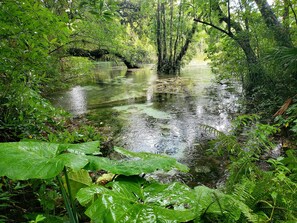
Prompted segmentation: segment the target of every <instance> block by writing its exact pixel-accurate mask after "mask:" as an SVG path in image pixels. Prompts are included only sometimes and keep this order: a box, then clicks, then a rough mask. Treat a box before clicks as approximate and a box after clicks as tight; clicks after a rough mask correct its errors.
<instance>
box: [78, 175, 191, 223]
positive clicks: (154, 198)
mask: <svg viewBox="0 0 297 223" xmlns="http://www.w3.org/2000/svg"><path fill="white" fill-rule="evenodd" d="M106 187H108V188H111V189H107V188H106ZM106 187H104V186H91V187H88V188H83V189H81V190H80V191H79V192H78V194H77V199H78V201H79V202H80V203H81V204H82V205H86V204H88V203H89V202H92V201H93V200H94V202H93V203H92V204H91V205H90V207H89V208H88V209H87V211H86V214H87V215H88V216H89V217H90V218H91V219H92V221H94V222H110V223H113V222H135V223H137V222H139V223H140V222H141V223H145V222H148V223H153V222H186V221H189V220H192V219H194V218H195V215H196V203H195V194H194V193H193V190H192V189H190V188H189V187H187V186H186V185H183V184H180V183H173V184H170V185H162V184H158V183H153V184H148V182H147V181H145V180H144V179H142V178H139V177H122V178H118V179H117V181H115V182H111V183H109V184H107V185H106ZM96 198H97V199H96ZM95 199H96V200H95Z"/></svg>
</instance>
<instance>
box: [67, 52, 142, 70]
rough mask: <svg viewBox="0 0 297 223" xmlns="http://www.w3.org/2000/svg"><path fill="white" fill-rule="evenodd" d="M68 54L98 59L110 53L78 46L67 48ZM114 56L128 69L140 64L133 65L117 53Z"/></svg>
mask: <svg viewBox="0 0 297 223" xmlns="http://www.w3.org/2000/svg"><path fill="white" fill-rule="evenodd" d="M68 54H69V55H71V56H77V57H89V58H91V59H93V60H98V59H100V58H102V57H103V56H104V55H107V54H112V53H110V52H109V51H107V50H103V49H98V50H85V49H80V48H69V49H68ZM114 55H115V56H116V57H118V58H119V59H121V60H122V61H123V63H124V64H125V65H126V66H127V68H128V69H136V68H139V67H140V66H138V65H135V64H133V63H131V62H130V61H129V60H127V59H126V58H125V57H124V56H122V55H120V54H119V53H115V54H114Z"/></svg>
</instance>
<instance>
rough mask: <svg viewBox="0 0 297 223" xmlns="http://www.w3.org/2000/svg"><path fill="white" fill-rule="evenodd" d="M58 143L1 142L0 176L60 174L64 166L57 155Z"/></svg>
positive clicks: (20, 178)
mask: <svg viewBox="0 0 297 223" xmlns="http://www.w3.org/2000/svg"><path fill="white" fill-rule="evenodd" d="M57 151H58V145H57V144H47V143H36V142H15V143H1V144H0V157H1V162H0V176H7V177H9V178H11V179H16V180H26V179H29V178H40V179H47V178H52V177H55V176H56V175H58V174H59V173H60V172H61V171H62V170H63V168H64V163H63V161H62V160H60V159H58V158H57V157H56V155H57V154H56V153H57Z"/></svg>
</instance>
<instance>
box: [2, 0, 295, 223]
mask: <svg viewBox="0 0 297 223" xmlns="http://www.w3.org/2000/svg"><path fill="white" fill-rule="evenodd" d="M296 6H297V2H296V1H295V0H284V1H275V2H274V3H273V4H272V5H269V4H268V3H267V1H266V0H253V1H244V0H240V1H238V2H236V3H235V2H231V1H229V0H228V1H220V0H216V1H200V0H194V1H188V0H181V1H175V0H168V1H167V0H166V1H161V0H156V1H146V0H145V1H143V0H131V1H127V0H121V1H120V0H91V1H84V0H72V1H55V0H43V1H41V0H19V1H16V0H11V1H4V0H0V27H1V28H0V41H1V42H0V114H1V115H0V142H1V143H0V157H1V162H0V177H1V179H0V201H1V203H0V221H1V222H90V221H91V222H296V221H297V207H296V200H297V197H296V196H297V168H296V167H297V158H296V157H297V154H296V151H297V146H296V142H297V102H296V100H297V98H296V97H297V96H296V93H297V92H296V89H297V88H296V87H297V64H296V63H297V59H296V58H297V51H296V30H297V29H296V27H297V18H296ZM202 37H204V38H205V40H204V41H202V39H201V38H202ZM202 44H204V45H203V46H202ZM198 48H200V49H202V48H203V49H205V53H206V55H207V58H208V59H210V65H211V66H212V69H213V72H214V73H215V74H216V76H217V80H218V81H221V82H228V81H233V80H234V79H235V80H237V81H239V82H240V83H241V84H242V86H243V89H244V96H245V99H246V100H245V102H244V103H245V105H246V110H247V111H248V113H253V115H248V114H241V115H240V116H238V117H237V118H235V119H234V120H233V122H232V123H233V124H232V129H231V130H230V132H228V133H223V132H220V131H218V130H217V129H215V128H213V127H210V126H200V127H199V126H197V128H204V130H205V131H206V132H208V133H211V134H213V135H214V138H215V139H213V140H211V141H210V142H209V151H208V152H209V153H211V154H215V155H216V156H219V157H223V159H224V160H227V161H226V162H227V163H228V170H227V175H226V179H225V182H224V184H223V185H221V186H220V187H219V188H208V187H206V186H203V185H200V186H196V187H194V188H190V187H189V186H187V185H186V184H184V183H182V182H171V183H168V184H162V183H160V182H157V181H155V180H152V179H150V178H148V177H146V174H147V173H152V172H154V171H155V170H163V171H165V172H166V171H169V170H171V169H177V170H179V171H185V172H186V171H188V168H187V167H186V166H184V165H182V164H180V163H178V162H177V161H176V160H175V159H173V158H170V157H165V156H161V155H156V154H149V153H133V152H130V151H127V150H124V149H122V148H117V147H115V148H114V149H112V148H111V147H113V146H110V145H107V144H108V139H107V136H104V135H102V133H101V132H100V129H99V128H97V127H94V126H92V125H91V123H89V122H87V121H86V120H83V121H78V119H74V118H73V117H71V115H70V114H68V113H67V112H65V111H63V110H61V109H58V108H55V107H53V106H52V105H51V103H50V102H49V101H48V100H46V99H45V98H44V95H45V94H49V93H50V92H52V91H53V89H58V88H64V87H67V86H68V84H65V82H66V83H68V81H69V80H71V79H74V78H76V77H78V76H81V75H83V74H84V73H88V72H87V71H88V70H89V69H92V66H93V62H92V60H109V61H116V62H117V63H120V62H123V64H125V65H126V66H127V67H128V68H135V67H140V66H141V64H143V63H156V64H157V66H156V68H157V70H158V71H159V73H160V74H162V75H167V74H171V75H172V74H175V75H177V74H178V73H179V71H180V69H181V68H182V66H183V65H184V64H186V63H187V62H188V61H190V60H191V59H192V58H193V57H194V56H195V51H196V50H197V49H198ZM81 57H85V58H81ZM170 80H176V82H177V81H178V78H176V79H174V78H172V79H170ZM69 84H70V83H69ZM176 84H178V83H176ZM172 86H174V84H172ZM110 118H112V117H110ZM111 152H112V154H113V155H112V156H108V155H110V153H111ZM115 157H116V158H115Z"/></svg>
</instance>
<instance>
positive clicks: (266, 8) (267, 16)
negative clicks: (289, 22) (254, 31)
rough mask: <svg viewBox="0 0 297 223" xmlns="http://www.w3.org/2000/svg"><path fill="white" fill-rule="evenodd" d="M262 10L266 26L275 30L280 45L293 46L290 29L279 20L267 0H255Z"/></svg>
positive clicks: (275, 37) (274, 33) (275, 36)
mask: <svg viewBox="0 0 297 223" xmlns="http://www.w3.org/2000/svg"><path fill="white" fill-rule="evenodd" d="M254 1H255V2H256V4H257V6H258V8H259V10H260V12H261V15H262V18H263V19H264V22H265V24H266V26H267V27H268V28H269V29H270V30H271V31H272V32H273V35H274V39H275V40H276V41H277V43H278V45H279V46H284V47H289V48H292V47H293V43H292V40H291V37H290V33H289V31H288V30H287V29H286V28H285V27H284V26H283V25H282V24H281V23H280V22H279V21H278V20H277V17H276V15H275V14H274V12H273V11H272V9H271V7H270V5H269V4H268V3H267V0H254Z"/></svg>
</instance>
